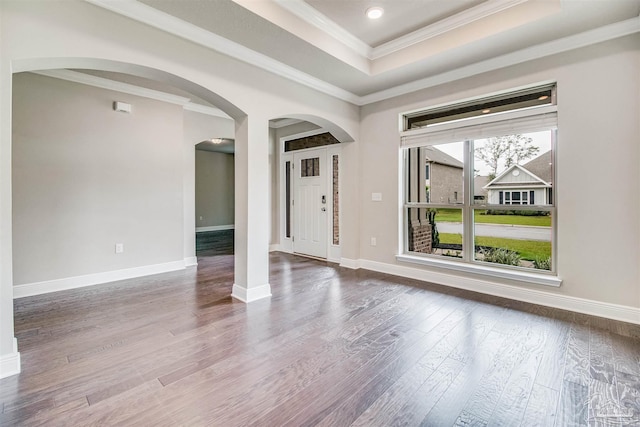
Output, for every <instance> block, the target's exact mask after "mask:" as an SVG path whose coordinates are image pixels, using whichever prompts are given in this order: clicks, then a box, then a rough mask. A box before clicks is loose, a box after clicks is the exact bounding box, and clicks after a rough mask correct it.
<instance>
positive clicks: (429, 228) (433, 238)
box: [407, 208, 462, 258]
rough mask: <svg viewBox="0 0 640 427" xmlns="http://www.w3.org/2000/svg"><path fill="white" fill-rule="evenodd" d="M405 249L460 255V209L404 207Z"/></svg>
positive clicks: (443, 254) (448, 255)
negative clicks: (405, 218)
mask: <svg viewBox="0 0 640 427" xmlns="http://www.w3.org/2000/svg"><path fill="white" fill-rule="evenodd" d="M407 218H408V221H407V222H408V226H409V227H408V230H407V236H408V239H407V240H408V250H409V252H417V253H423V254H432V255H440V256H445V257H454V258H462V209H428V208H408V211H407Z"/></svg>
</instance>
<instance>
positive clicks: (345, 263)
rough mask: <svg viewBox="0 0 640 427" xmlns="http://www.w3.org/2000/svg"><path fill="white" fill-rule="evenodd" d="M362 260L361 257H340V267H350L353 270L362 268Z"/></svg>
mask: <svg viewBox="0 0 640 427" xmlns="http://www.w3.org/2000/svg"><path fill="white" fill-rule="evenodd" d="M360 263H361V260H359V259H349V258H344V257H342V258H340V267H344V268H350V269H352V270H357V269H359V268H361V265H360Z"/></svg>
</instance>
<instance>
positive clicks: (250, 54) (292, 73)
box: [85, 0, 640, 106]
mask: <svg viewBox="0 0 640 427" xmlns="http://www.w3.org/2000/svg"><path fill="white" fill-rule="evenodd" d="M85 1H86V2H88V3H91V4H93V5H96V6H99V7H102V8H104V9H107V10H110V11H112V12H115V13H118V14H120V15H123V16H126V17H129V18H131V19H134V20H136V21H139V22H142V23H144V24H147V25H150V26H152V27H155V28H158V29H160V30H162V31H165V32H167V33H170V34H173V35H176V36H178V37H181V38H183V39H186V40H189V41H191V42H194V43H197V44H199V45H201V46H204V47H206V48H209V49H213V50H215V51H218V52H220V53H222V54H224V55H227V56H229V57H232V58H235V59H238V60H240V61H243V62H246V63H248V64H251V65H254V66H256V67H259V68H262V69H263V70H266V71H269V72H271V73H274V74H277V75H279V76H281V77H284V78H286V79H289V80H291V81H294V82H297V83H300V84H302V85H304V86H307V87H310V88H312V89H315V90H317V91H319V92H322V93H325V94H327V95H330V96H333V97H335V98H338V99H341V100H343V101H346V102H350V103H352V104H355V105H359V106H363V105H367V104H372V103H374V102H378V101H383V100H385V99H389V98H394V97H396V96H400V95H405V94H407V93H411V92H415V91H418V90H422V89H427V88H430V87H434V86H438V85H441V84H444V83H449V82H452V81H455V80H460V79H464V78H467V77H471V76H474V75H477V74H481V73H485V72H488V71H494V70H498V69H501V68H505V67H509V66H512V65H516V64H520V63H523V62H526V61H530V60H533V59H539V58H543V57H545V56H550V55H554V54H558V53H562V52H566V51H569V50H573V49H578V48H581V47H585V46H589V45H592V44H596V43H601V42H604V41H607V40H612V39H615V38H619V37H624V36H627V35H629V34H633V33H637V32H640V16H638V17H636V18H631V19H627V20H625V21H620V22H616V23H614V24H610V25H605V26H603V27H600V28H596V29H593V30H588V31H585V32H582V33H579V34H574V35H571V36H568V37H564V38H561V39H557V40H553V41H551V42H547V43H541V44H539V45H535V46H531V47H529V48H525V49H522V50H519V51H516V52H512V53H508V54H505V55H501V56H497V57H495V58H491V59H488V60H485V61H480V62H477V63H475V64H471V65H467V66H465V67H460V68H457V69H455V70H452V71H448V72H445V73H441V74H438V75H435V76H431V77H426V78H424V79H420V80H415V81H413V82H409V83H405V84H402V85H398V86H394V87H391V88H389V89H385V90H381V91H378V92H374V93H371V94H368V95H365V96H358V95H356V94H354V93H352V92H349V91H347V90H345V89H342V88H340V87H338V86H335V85H332V84H330V83H327V82H325V81H323V80H321V79H318V78H316V77H313V76H311V75H309V74H307V73H304V72H302V71H299V70H297V69H295V68H293V67H291V66H288V65H286V64H283V63H281V62H279V61H276V60H274V59H272V58H270V57H268V56H266V55H263V54H261V53H258V52H255V51H253V50H251V49H249V48H247V47H245V46H242V45H240V44H238V43H235V42H232V41H230V40H228V39H225V38H224V37H221V36H219V35H217V34H213V33H211V32H209V31H207V30H204V29H202V28H200V27H197V26H195V25H192V24H189V23H188V22H185V21H183V20H180V19H178V18H175V17H174V16H171V15H169V14H167V13H164V12H161V11H159V10H157V9H154V8H152V7H150V6H147V5H145V4H142V3H139V2H137V1H133V0H85Z"/></svg>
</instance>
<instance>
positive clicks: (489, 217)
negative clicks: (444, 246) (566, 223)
mask: <svg viewBox="0 0 640 427" xmlns="http://www.w3.org/2000/svg"><path fill="white" fill-rule="evenodd" d="M473 230H474V242H475V259H476V260H477V261H484V262H490V263H495V264H507V265H511V266H516V267H523V268H531V269H539V270H551V249H552V248H551V236H552V230H551V215H550V214H549V212H535V211H512V210H499V209H492V210H489V211H486V210H480V209H474V224H473Z"/></svg>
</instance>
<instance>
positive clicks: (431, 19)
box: [306, 0, 485, 47]
mask: <svg viewBox="0 0 640 427" xmlns="http://www.w3.org/2000/svg"><path fill="white" fill-rule="evenodd" d="M484 1H485V0H375V1H372V0H306V3H307V4H309V5H310V6H311V7H313V8H314V9H317V10H318V11H319V12H320V13H322V14H324V15H325V16H327V17H328V18H329V19H331V20H332V21H333V22H335V23H337V24H338V25H340V26H341V27H342V28H344V29H345V30H347V31H348V32H350V33H351V34H353V35H354V36H355V37H357V38H359V39H360V40H362V41H363V42H365V43H366V44H368V45H369V46H371V47H376V46H379V45H381V44H382V43H385V42H389V41H391V40H394V39H397V38H398V37H400V36H403V35H405V34H408V33H410V32H412V31H415V30H419V29H420V28H423V27H426V26H428V25H432V24H435V23H436V22H438V21H440V20H442V19H444V18H449V17H451V16H453V15H455V14H456V13H459V12H462V11H464V10H465V9H468V8H469V7H472V6H477V5H478V4H480V3H483V2H484ZM373 6H378V7H382V8H383V9H384V10H385V14H384V17H383V18H381V19H377V20H370V19H368V18H367V17H366V16H365V12H366V10H367V9H368V8H370V7H373Z"/></svg>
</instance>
